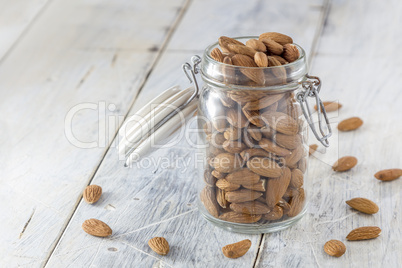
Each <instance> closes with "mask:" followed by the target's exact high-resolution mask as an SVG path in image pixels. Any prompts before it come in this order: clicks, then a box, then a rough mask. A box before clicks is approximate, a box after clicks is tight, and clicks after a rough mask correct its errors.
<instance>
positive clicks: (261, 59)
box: [254, 52, 268, 67]
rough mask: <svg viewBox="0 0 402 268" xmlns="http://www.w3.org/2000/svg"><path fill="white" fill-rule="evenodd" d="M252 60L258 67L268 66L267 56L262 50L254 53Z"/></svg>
mask: <svg viewBox="0 0 402 268" xmlns="http://www.w3.org/2000/svg"><path fill="white" fill-rule="evenodd" d="M254 61H255V64H257V66H258V67H268V58H267V55H265V54H264V53H263V52H257V53H255V55H254Z"/></svg>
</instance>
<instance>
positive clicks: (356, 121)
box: [338, 117, 363, 131]
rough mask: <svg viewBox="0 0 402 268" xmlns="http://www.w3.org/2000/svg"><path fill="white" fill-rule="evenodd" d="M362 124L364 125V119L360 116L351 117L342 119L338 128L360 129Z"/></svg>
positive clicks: (342, 129) (341, 129)
mask: <svg viewBox="0 0 402 268" xmlns="http://www.w3.org/2000/svg"><path fill="white" fill-rule="evenodd" d="M362 125H363V120H361V119H360V118H359V117H351V118H348V119H345V120H343V121H341V122H340V123H339V124H338V129H339V130H340V131H351V130H355V129H358V128H359V127H361V126H362Z"/></svg>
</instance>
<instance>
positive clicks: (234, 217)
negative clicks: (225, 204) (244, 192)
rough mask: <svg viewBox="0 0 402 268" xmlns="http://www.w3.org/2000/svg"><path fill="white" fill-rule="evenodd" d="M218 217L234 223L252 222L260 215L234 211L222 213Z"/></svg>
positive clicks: (257, 219)
mask: <svg viewBox="0 0 402 268" xmlns="http://www.w3.org/2000/svg"><path fill="white" fill-rule="evenodd" d="M219 219H221V220H224V221H230V222H236V223H254V222H257V221H259V220H260V219H261V215H250V214H244V213H237V212H234V211H230V212H225V213H222V214H221V215H220V216H219Z"/></svg>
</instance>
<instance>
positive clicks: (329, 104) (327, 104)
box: [314, 101, 342, 112]
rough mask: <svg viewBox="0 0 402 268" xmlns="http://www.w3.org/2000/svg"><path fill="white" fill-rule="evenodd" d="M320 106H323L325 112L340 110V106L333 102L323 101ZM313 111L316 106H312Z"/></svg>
mask: <svg viewBox="0 0 402 268" xmlns="http://www.w3.org/2000/svg"><path fill="white" fill-rule="evenodd" d="M322 104H324V108H325V111H326V112H333V111H336V110H339V109H340V108H342V104H340V103H339V102H335V101H323V102H322ZM314 110H316V111H317V105H314Z"/></svg>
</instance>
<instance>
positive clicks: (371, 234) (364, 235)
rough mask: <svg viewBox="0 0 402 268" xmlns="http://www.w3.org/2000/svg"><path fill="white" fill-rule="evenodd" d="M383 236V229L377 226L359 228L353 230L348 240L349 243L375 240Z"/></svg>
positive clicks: (347, 237)
mask: <svg viewBox="0 0 402 268" xmlns="http://www.w3.org/2000/svg"><path fill="white" fill-rule="evenodd" d="M380 234H381V229H380V228H378V227H376V226H366V227H359V228H356V229H354V230H352V231H351V232H350V233H349V234H348V235H347V236H346V239H347V240H349V241H355V240H367V239H373V238H376V237H378V236H380Z"/></svg>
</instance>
